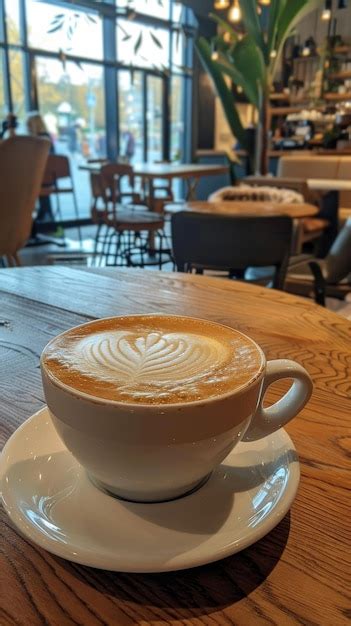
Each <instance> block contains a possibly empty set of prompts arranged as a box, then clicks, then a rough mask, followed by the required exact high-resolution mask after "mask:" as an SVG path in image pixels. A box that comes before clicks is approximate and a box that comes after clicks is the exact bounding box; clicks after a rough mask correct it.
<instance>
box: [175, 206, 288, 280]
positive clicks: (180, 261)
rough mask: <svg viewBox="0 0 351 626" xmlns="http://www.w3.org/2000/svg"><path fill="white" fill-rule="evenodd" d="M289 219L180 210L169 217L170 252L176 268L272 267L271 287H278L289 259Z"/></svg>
mask: <svg viewBox="0 0 351 626" xmlns="http://www.w3.org/2000/svg"><path fill="white" fill-rule="evenodd" d="M291 239H292V220H291V218H290V217H287V216H284V215H282V216H267V217H266V216H263V217H257V216H245V217H241V216H227V215H218V214H217V215H213V214H207V213H195V212H186V211H181V212H179V213H176V214H175V215H173V216H172V240H173V253H174V259H175V263H176V266H177V269H178V271H180V272H185V271H191V270H192V269H196V270H200V271H201V270H203V269H212V270H225V271H229V272H231V273H233V274H235V272H244V271H245V270H246V269H247V268H248V267H268V266H269V267H270V266H273V267H274V268H275V273H274V280H273V286H274V287H275V288H277V289H282V288H283V286H284V280H285V275H286V270H287V266H288V261H289V254H290V249H291Z"/></svg>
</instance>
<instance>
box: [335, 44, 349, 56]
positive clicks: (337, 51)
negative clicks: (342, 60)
mask: <svg viewBox="0 0 351 626" xmlns="http://www.w3.org/2000/svg"><path fill="white" fill-rule="evenodd" d="M348 52H351V46H346V45H345V46H336V47H335V48H334V49H333V50H332V53H333V55H334V54H347V53H348Z"/></svg>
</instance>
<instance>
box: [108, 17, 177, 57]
mask: <svg viewBox="0 0 351 626" xmlns="http://www.w3.org/2000/svg"><path fill="white" fill-rule="evenodd" d="M169 41H170V34H169V31H168V30H166V29H163V28H151V27H150V26H146V25H144V24H140V23H137V22H134V21H131V20H124V19H118V20H117V58H118V61H119V62H120V63H123V64H125V65H134V66H137V67H150V68H155V69H162V68H166V67H169Z"/></svg>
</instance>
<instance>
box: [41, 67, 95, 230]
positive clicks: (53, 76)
mask: <svg viewBox="0 0 351 626" xmlns="http://www.w3.org/2000/svg"><path fill="white" fill-rule="evenodd" d="M36 72H37V87H38V97H39V110H40V113H41V115H42V116H43V119H44V122H45V124H46V127H47V129H48V132H49V133H50V135H51V137H52V140H53V143H54V149H55V152H56V154H63V155H66V156H68V157H69V158H70V162H71V169H72V173H73V178H74V181H75V188H76V190H77V194H78V205H79V210H80V216H82V215H83V216H84V215H87V214H88V212H89V207H90V187H89V179H88V175H87V173H86V172H82V171H81V170H79V165H80V164H82V163H83V162H84V161H85V159H87V158H98V157H104V156H106V128H105V113H104V111H105V103H104V89H103V70H102V68H101V67H98V66H96V65H90V64H88V63H82V64H81V65H80V66H78V65H77V64H76V63H73V62H68V63H66V64H65V66H63V64H62V63H61V62H60V61H56V60H55V59H47V58H42V57H37V59H36ZM62 196H64V197H63V198H62V199H61V200H60V202H61V207H62V212H63V217H64V218H65V219H68V218H71V217H73V215H74V206H73V202H72V197H71V194H62Z"/></svg>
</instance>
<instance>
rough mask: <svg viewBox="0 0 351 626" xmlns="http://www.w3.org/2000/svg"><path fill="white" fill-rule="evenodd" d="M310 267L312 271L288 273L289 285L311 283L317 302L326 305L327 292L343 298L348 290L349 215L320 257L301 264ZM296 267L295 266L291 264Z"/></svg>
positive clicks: (350, 272) (350, 264)
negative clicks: (324, 256)
mask: <svg viewBox="0 0 351 626" xmlns="http://www.w3.org/2000/svg"><path fill="white" fill-rule="evenodd" d="M307 267H309V269H310V271H311V272H312V275H311V274H306V275H305V274H302V275H301V274H297V275H296V274H293V273H292V274H289V275H288V284H289V288H291V289H292V290H293V289H294V285H296V286H297V288H298V289H301V287H303V286H307V289H309V288H310V287H311V286H313V290H314V298H315V301H316V303H317V304H320V305H322V306H325V298H326V296H328V295H329V296H331V297H334V298H341V299H343V298H344V297H345V296H346V295H347V294H348V293H349V292H351V218H348V220H347V221H346V223H345V225H344V226H343V228H342V229H341V230H340V232H339V234H338V236H337V238H336V239H335V241H334V243H333V245H332V247H331V249H330V251H329V254H328V255H327V257H326V258H325V259H323V260H321V261H320V260H318V261H317V260H313V261H309V263H308V265H307V264H306V263H304V264H302V265H300V268H301V269H303V268H305V269H306V268H307ZM293 269H294V270H295V269H296V266H295V267H294V268H293Z"/></svg>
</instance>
